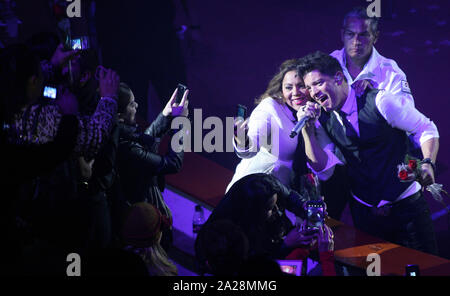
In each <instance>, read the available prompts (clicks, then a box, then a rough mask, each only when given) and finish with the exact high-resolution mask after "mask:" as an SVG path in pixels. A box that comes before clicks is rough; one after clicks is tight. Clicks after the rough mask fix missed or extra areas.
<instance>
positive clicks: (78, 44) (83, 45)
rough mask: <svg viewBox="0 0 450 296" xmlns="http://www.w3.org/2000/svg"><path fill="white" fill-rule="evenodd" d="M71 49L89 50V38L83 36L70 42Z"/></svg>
mask: <svg viewBox="0 0 450 296" xmlns="http://www.w3.org/2000/svg"><path fill="white" fill-rule="evenodd" d="M70 48H71V49H72V50H87V49H89V38H88V37H86V36H82V37H79V38H75V39H71V40H70Z"/></svg>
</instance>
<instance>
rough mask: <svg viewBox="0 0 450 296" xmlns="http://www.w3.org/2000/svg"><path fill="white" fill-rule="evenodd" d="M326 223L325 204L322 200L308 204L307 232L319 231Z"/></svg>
mask: <svg viewBox="0 0 450 296" xmlns="http://www.w3.org/2000/svg"><path fill="white" fill-rule="evenodd" d="M324 221H325V204H324V202H323V201H321V200H310V201H308V202H307V203H306V230H307V231H318V230H319V229H320V228H322V227H323V224H324Z"/></svg>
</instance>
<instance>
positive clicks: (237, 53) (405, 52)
mask: <svg viewBox="0 0 450 296" xmlns="http://www.w3.org/2000/svg"><path fill="white" fill-rule="evenodd" d="M31 2H32V3H31ZM82 2H83V1H82ZM162 2H165V1H161V3H162ZM106 3H110V4H108V5H110V8H106V9H107V10H108V9H110V10H111V17H110V19H111V21H113V22H115V23H119V24H121V26H122V27H123V28H125V29H126V30H125V31H127V30H128V28H130V29H129V30H128V31H127V34H128V35H114V34H116V33H115V31H114V30H111V32H109V34H111V36H113V37H114V38H116V40H117V41H118V42H117V46H116V47H114V48H111V47H110V48H106V49H105V50H108V51H110V52H114V51H115V52H114V54H115V55H116V57H117V58H116V60H115V61H114V62H117V60H120V56H121V53H124V54H125V53H129V52H131V53H133V54H135V55H137V56H142V59H143V60H147V59H152V58H156V59H161V60H162V61H163V63H162V64H164V62H165V61H167V62H168V63H169V62H170V64H173V60H171V57H170V56H169V57H167V56H164V57H162V56H161V57H160V56H154V55H152V53H151V52H148V51H146V52H143V51H142V50H141V48H142V47H144V48H146V47H155V48H156V47H157V48H160V47H164V43H166V44H167V43H169V42H163V41H164V40H160V39H158V40H156V39H152V38H150V37H148V38H146V37H140V36H154V34H153V35H152V32H153V31H154V30H157V29H158V24H156V25H155V21H154V20H155V17H156V16H158V17H161V13H159V12H158V9H159V7H160V6H159V5H158V4H157V3H158V2H155V1H150V3H147V2H146V1H139V2H138V1H126V2H125V1H106ZM131 3H134V4H133V5H135V6H136V7H137V6H138V7H139V9H138V10H136V9H134V8H133V9H134V10H133V9H131V8H130V7H131V6H132V4H131ZM155 3H156V4H155ZM173 3H174V4H173V5H171V6H167V5H166V4H164V9H161V11H165V12H167V11H169V12H168V14H167V18H168V19H169V20H173V26H174V27H179V26H181V25H183V24H187V23H188V20H187V17H186V14H185V13H184V12H183V10H182V8H181V7H182V6H181V4H180V3H181V2H179V1H174V2H173ZM186 3H188V6H189V13H190V15H191V21H192V22H191V24H194V25H199V26H200V30H198V31H197V32H189V31H188V32H187V33H186V34H185V36H184V37H185V38H184V39H183V40H180V43H179V45H180V47H179V49H180V53H181V55H182V57H183V60H184V64H178V65H177V67H173V66H171V68H170V69H164V70H163V71H160V73H162V72H164V73H165V74H166V75H168V76H172V77H176V76H177V75H175V74H179V73H183V74H184V75H185V76H186V81H185V82H186V83H187V85H188V86H189V88H190V91H191V93H190V107H191V108H202V110H203V118H206V117H207V116H219V117H221V118H222V119H224V118H225V117H226V116H233V115H234V114H235V110H236V104H238V103H240V104H245V105H247V106H248V107H249V109H250V110H249V111H251V110H252V109H253V107H254V104H253V101H254V99H255V98H256V97H257V96H259V95H260V94H262V93H263V92H264V90H265V88H266V86H267V83H268V82H269V80H270V79H271V77H272V76H273V75H274V74H275V72H276V71H277V68H278V66H279V65H280V64H281V63H282V62H283V61H284V60H286V59H289V58H297V57H301V56H303V55H305V54H307V53H310V52H311V51H315V50H321V51H324V52H331V51H333V50H335V49H340V48H342V42H341V40H340V28H341V23H342V19H343V15H344V14H345V13H346V12H347V11H349V10H350V9H351V8H352V7H353V6H357V5H360V6H368V5H369V4H370V3H369V2H367V1H365V0H345V1H343V0H339V1H325V0H304V1H301V0H280V1H274V0H246V1H242V0H227V1H186ZM31 5H33V6H34V7H33V8H31ZM117 5H119V6H117ZM381 6H382V24H381V34H380V37H379V40H378V42H377V44H376V48H377V50H378V51H379V52H380V53H381V54H382V55H383V56H385V57H388V58H392V59H394V60H396V61H397V63H398V65H399V66H400V68H401V69H402V70H403V71H404V72H405V73H406V75H407V78H408V82H409V84H410V87H411V90H412V93H413V96H414V99H415V103H416V106H417V108H418V109H419V110H420V111H421V112H423V113H424V114H425V115H427V116H428V117H430V118H431V119H432V120H433V121H434V122H435V124H436V125H437V127H438V129H439V132H440V136H441V138H440V152H439V155H438V161H437V162H438V176H437V182H438V183H443V184H444V186H445V188H447V189H448V188H449V186H450V182H449V179H450V178H449V177H450V171H449V170H448V168H449V163H450V160H449V155H448V153H447V152H448V151H449V147H450V142H449V141H450V140H449V137H448V131H447V128H448V126H449V123H450V116H449V114H448V111H449V110H450V108H449V107H450V106H449V101H450V100H449V92H448V87H449V86H450V81H449V75H448V69H449V53H450V36H449V34H448V32H449V21H450V20H449V17H448V15H449V8H450V3H449V1H448V0H414V1H410V0H403V1H394V0H381ZM125 8H128V11H130V10H131V13H130V12H129V13H126V14H125V13H123V14H121V15H118V16H117V15H116V16H114V15H113V12H112V11H116V12H115V13H117V11H119V12H120V11H121V10H124V11H125V10H126V9H125ZM104 9H105V8H104ZM17 10H18V15H19V17H20V18H21V19H22V20H23V21H24V24H23V25H22V27H21V34H22V37H23V38H26V37H27V36H29V34H30V33H32V32H36V31H38V30H48V29H49V28H51V27H52V26H54V22H52V21H50V18H51V16H50V15H49V13H48V7H47V1H42V0H41V1H23V2H21V1H19V3H18V9H17ZM133 11H136V14H134V13H133ZM102 12H103V13H107V14H108V13H110V11H109V10H108V11H102ZM137 15H139V18H137V17H136V16H137ZM143 15H144V16H145V15H148V17H147V18H146V17H142V16H143ZM163 17H165V16H163ZM136 18H137V20H136ZM168 19H166V18H164V20H165V21H167V20H168ZM152 20H153V22H152ZM80 23H81V24H78V25H79V27H80V28H81V30H82V29H83V24H82V22H80ZM134 23H138V24H139V26H140V27H139V31H136V30H134V29H132V25H133V24H134ZM159 23H160V24H161V26H163V25H164V24H165V23H167V22H159ZM164 26H165V25H164ZM158 30H159V29H158ZM104 34H105V33H104ZM106 34H108V33H106ZM136 36H138V37H136ZM100 37H101V36H100ZM127 38H128V39H127ZM161 38H163V39H164V38H165V37H161ZM127 40H132V41H130V42H128V41H127ZM136 40H139V41H140V42H136ZM165 59H166V60H165ZM121 62H122V64H120V63H118V64H117V65H114V67H115V68H117V69H118V70H119V72H120V70H121V67H125V66H123V65H124V63H127V61H121ZM105 65H106V66H111V65H110V64H105ZM128 66H129V65H128ZM151 70H153V71H154V69H142V68H140V69H139V70H136V71H135V73H134V75H136V76H135V77H141V76H146V75H148V73H147V72H146V71H151ZM158 70H159V69H158ZM184 71H185V72H184ZM171 73H173V74H174V75H171ZM182 76H183V75H182ZM129 79H130V78H129ZM154 83H156V84H157V82H154ZM175 86H176V81H175V82H173V83H172V82H171V84H170V85H168V86H167V87H166V88H163V87H157V91H156V93H157V94H155V92H154V91H150V97H151V99H152V98H154V97H156V96H159V97H162V98H163V99H162V100H164V101H165V100H167V99H164V98H169V97H170V95H171V92H172V90H173V89H174V88H175ZM139 99H141V100H142V98H139ZM157 102H158V101H157V100H154V99H152V102H151V103H150V107H149V108H150V109H151V110H152V111H154V110H161V109H160V108H161V106H160V105H158V104H157ZM204 134H206V133H204ZM202 155H203V156H205V157H207V158H209V159H212V160H214V161H216V162H218V163H219V164H221V165H223V166H225V167H227V168H229V169H231V170H234V167H235V166H236V164H237V163H238V161H239V160H238V158H237V157H236V156H235V155H234V154H233V153H209V154H208V153H202ZM428 199H429V204H430V207H431V209H432V212H433V213H435V212H438V211H440V210H441V209H442V207H441V205H440V204H438V203H437V202H435V201H433V200H431V199H430V197H429V195H428ZM446 202H447V203H450V199H448V198H446ZM445 217H446V216H444V217H441V218H438V219H436V220H435V224H436V228H437V230H438V231H439V232H440V237H441V238H440V241H441V243H442V242H443V241H445V242H447V243H448V241H447V240H446V239H444V238H448V236H449V233H448V224H447V219H446V218H445ZM441 249H442V247H441Z"/></svg>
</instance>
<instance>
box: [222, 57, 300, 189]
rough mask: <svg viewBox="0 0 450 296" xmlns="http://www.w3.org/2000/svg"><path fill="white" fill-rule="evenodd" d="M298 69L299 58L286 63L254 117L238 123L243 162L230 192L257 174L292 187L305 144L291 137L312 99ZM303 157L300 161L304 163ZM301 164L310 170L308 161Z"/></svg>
mask: <svg viewBox="0 0 450 296" xmlns="http://www.w3.org/2000/svg"><path fill="white" fill-rule="evenodd" d="M296 69H297V59H290V60H287V61H285V62H283V63H282V64H281V66H280V69H279V71H278V73H277V74H276V75H275V76H274V77H273V78H272V80H271V81H270V82H269V85H268V87H267V90H266V91H265V92H264V94H262V95H261V96H260V97H259V98H258V99H256V102H255V103H256V105H257V106H256V108H255V109H254V110H253V112H252V113H251V115H250V118H249V119H247V120H245V121H242V120H239V119H238V120H237V121H236V135H235V138H234V148H235V151H236V154H237V155H238V156H239V157H240V158H242V160H241V162H240V163H239V164H238V166H237V167H236V171H235V174H234V176H233V178H232V180H231V182H230V184H229V185H228V187H227V191H228V189H229V188H230V187H231V186H232V185H233V184H234V183H235V182H236V181H237V180H239V179H241V178H242V177H244V176H246V175H249V174H253V173H268V174H272V175H274V176H275V177H277V178H278V179H279V180H280V181H281V182H282V183H283V184H284V185H287V186H290V185H291V184H290V183H291V179H292V169H293V162H294V159H295V158H296V155H297V156H298V153H300V154H301V151H300V152H299V151H298V150H299V149H300V150H301V149H303V143H298V141H299V139H298V137H294V138H291V137H290V136H289V135H290V132H291V130H292V128H293V127H294V125H295V124H296V123H297V111H298V110H299V108H300V107H301V106H303V105H305V104H306V102H307V101H308V99H309V96H308V93H307V91H306V88H305V86H304V83H303V80H302V79H301V77H298V75H297V70H296ZM300 138H301V137H300ZM244 139H245V140H244ZM300 141H301V139H300ZM298 144H300V145H298ZM297 146H299V147H298V148H297ZM300 146H301V147H300ZM296 151H297V152H296ZM303 155H304V153H303ZM303 155H300V158H303V160H304V159H305V157H304V156H303ZM298 165H299V166H301V167H302V168H301V170H303V169H306V163H305V161H300V164H298ZM305 173H306V172H305Z"/></svg>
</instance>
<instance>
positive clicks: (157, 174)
mask: <svg viewBox="0 0 450 296" xmlns="http://www.w3.org/2000/svg"><path fill="white" fill-rule="evenodd" d="M170 123H171V117H165V116H163V115H162V114H159V116H158V117H157V118H156V119H155V121H154V122H153V123H152V124H151V125H150V127H149V128H148V129H147V130H146V131H145V132H144V133H141V132H139V131H138V129H137V127H136V126H132V125H128V124H125V123H119V129H120V140H119V153H118V159H117V165H118V172H119V178H120V186H121V190H122V193H123V195H124V198H125V199H126V200H127V201H128V202H129V203H130V204H132V203H136V202H140V201H147V202H149V203H151V204H153V205H155V206H156V207H157V208H158V209H159V210H160V211H161V212H162V213H163V214H165V215H166V216H168V217H170V216H171V215H170V211H169V209H168V208H167V205H166V204H165V202H164V200H163V198H162V195H161V191H162V190H164V185H163V182H162V179H163V176H164V175H167V174H174V173H177V172H179V171H180V169H181V167H182V164H183V152H179V153H176V152H174V151H173V150H172V149H171V147H170V145H169V150H168V152H167V154H166V155H160V154H159V153H158V149H159V145H160V141H161V138H162V137H163V136H164V135H165V134H166V133H167V132H168V131H169V130H170Z"/></svg>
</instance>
